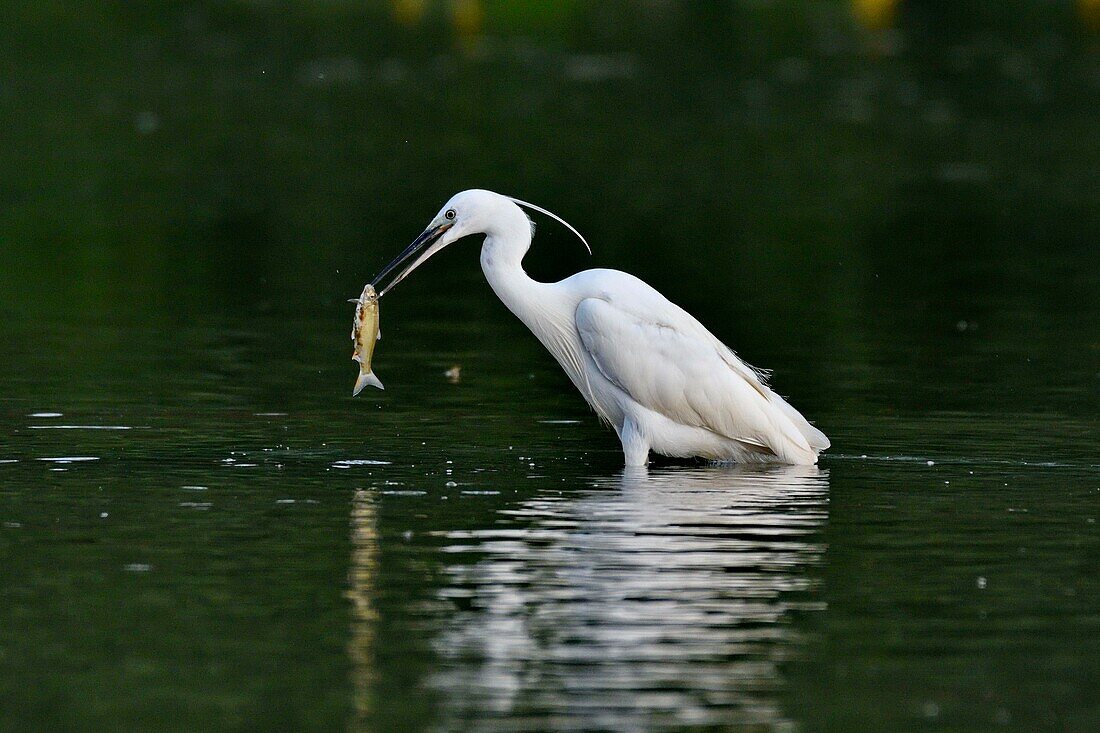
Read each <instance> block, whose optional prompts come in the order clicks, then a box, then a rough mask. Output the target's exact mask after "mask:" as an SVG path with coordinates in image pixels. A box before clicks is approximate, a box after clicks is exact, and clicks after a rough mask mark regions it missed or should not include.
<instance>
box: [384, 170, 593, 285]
mask: <svg viewBox="0 0 1100 733" xmlns="http://www.w3.org/2000/svg"><path fill="white" fill-rule="evenodd" d="M520 206H526V207H528V208H531V209H534V210H535V211H539V212H542V213H543V214H546V215H548V216H550V217H553V218H554V219H557V220H558V221H560V222H561V223H562V224H565V226H566V227H568V228H569V230H570V231H571V232H573V233H574V234H576V235H577V236H578V237H580V240H581V241H582V242H584V246H585V247H586V248H588V242H585V239H584V237H581V235H580V233H579V232H578V231H577V230H576V229H574V228H573V227H572V226H570V225H569V224H568V223H567V222H566V221H564V220H562V219H561V218H559V217H558V216H557V215H555V214H552V213H551V212H549V211H547V210H546V209H543V208H540V207H538V206H535V205H534V204H528V203H526V202H523V201H520V200H518V199H514V198H512V197H510V196H502V195H501V194H499V193H493V192H492V191H484V190H482V189H477V188H473V189H470V190H468V191H462V192H461V193H456V194H455V195H454V196H452V197H451V200H450V201H448V202H447V203H446V204H444V205H443V208H442V209H440V210H439V213H438V214H436V215H435V218H433V219H432V221H431V223H429V224H428V227H427V228H426V229H425V230H424V231H423V232H421V233H420V236H419V237H417V238H416V239H415V240H413V243H412V244H410V245H409V246H408V247H406V248H405V251H404V252H402V253H401V254H399V255H398V256H397V257H396V259H394V261H393V262H391V263H390V264H388V265H386V266H385V267H383V268H382V270H381V271H380V272H379V273H378V274H377V275H376V276H375V278H374V280H373V281H372V282H371V284H372V285H374V286H375V287H378V285H379V283H380V282H381V281H382V280H383V279H384V278H385V277H386V276H387V275H389V274H390V273H391V272H393V271H394V270H396V269H398V268H399V267H401V266H403V265H404V266H405V267H404V269H402V270H401V271H400V272H399V273H398V274H397V276H396V277H394V279H393V280H392V281H391V282H390V283H389V285H386V286H385V287H384V288H382V289H381V290H379V291H378V295H379V297H381V296H382V295H385V294H386V292H388V291H389V290H390V289H391V288H392V287H393V286H394V285H396V284H397V283H399V282H401V281H402V280H404V279H405V278H406V277H407V276H408V275H409V273H411V272H412V271H413V270H415V269H416V268H417V267H419V266H420V265H422V264H423V263H424V262H426V261H427V260H428V258H429V257H431V256H432V255H434V254H435V253H436V252H438V251H439V250H441V249H443V248H444V247H446V246H447V245H448V244H450V243H452V242H454V241H457V240H459V239H461V238H462V237H465V236H468V235H471V234H500V235H503V236H507V235H508V234H509V233H513V234H516V235H517V236H522V233H523V232H524V230H526V231H527V232H528V237H529V232H530V226H531V223H530V220H529V219H528V218H527V215H526V214H524V213H523V211H522V210H521V209H520V208H519V207H520ZM529 242H530V239H528V243H529ZM588 252H589V254H591V252H592V250H591V249H590V248H589V249H588Z"/></svg>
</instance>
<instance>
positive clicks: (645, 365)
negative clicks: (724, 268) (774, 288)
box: [375, 190, 829, 465]
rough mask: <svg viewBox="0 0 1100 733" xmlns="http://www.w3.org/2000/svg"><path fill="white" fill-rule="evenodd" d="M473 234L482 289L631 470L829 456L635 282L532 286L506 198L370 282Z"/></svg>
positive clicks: (452, 209) (515, 214)
mask: <svg viewBox="0 0 1100 733" xmlns="http://www.w3.org/2000/svg"><path fill="white" fill-rule="evenodd" d="M524 205H525V206H531V205H530V204H524ZM531 208H536V209H537V208H538V207H533V206H532V207H531ZM538 210H539V211H544V210H542V209H538ZM544 213H547V214H549V212H545V211H544ZM551 216H553V215H552V214H551ZM555 218H556V217H555ZM559 221H560V220H559ZM563 223H564V222H563ZM567 226H568V225H567ZM570 229H572V227H570ZM574 231H575V230H574ZM470 234H484V235H486V236H485V242H484V244H483V245H482V248H481V267H482V270H483V271H484V272H485V277H486V279H487V280H488V281H489V284H490V285H491V286H492V288H493V290H494V291H495V292H496V294H497V295H498V296H499V297H500V299H501V300H502V301H503V302H504V304H505V305H506V306H507V307H508V308H509V309H510V310H511V311H512V312H513V313H514V314H515V315H516V316H517V317H519V319H520V320H521V321H523V323H524V324H526V325H527V327H528V328H529V329H530V330H531V332H532V333H534V334H535V336H536V337H537V338H538V339H539V341H541V342H542V344H543V345H544V346H545V347H546V348H547V350H549V351H550V353H551V354H553V356H554V358H555V359H557V361H558V363H559V364H561V366H562V368H563V369H564V370H565V372H566V374H568V375H569V378H570V379H571V380H572V382H573V384H574V385H576V387H577V389H578V390H580V392H581V394H582V395H584V398H585V399H586V400H587V401H588V403H589V404H590V405H591V406H592V408H593V409H594V410H595V411H596V413H597V414H598V415H599V416H600V417H601V418H602V419H604V420H606V421H607V422H608V423H609V424H610V425H611V426H612V427H614V428H615V432H616V433H618V435H619V439H620V440H621V441H622V445H623V455H624V458H625V461H626V464H627V465H645V464H646V462H647V461H648V457H649V452H650V451H651V450H652V451H655V452H656V453H660V454H662V455H666V456H677V457H691V456H699V457H703V458H708V459H714V460H724V461H739V462H769V461H771V462H781V463H791V464H813V463H816V462H817V456H818V453H820V452H821V451H823V450H825V449H826V448H828V447H829V439H828V438H826V437H825V434H824V433H822V432H821V431H820V430H818V429H817V428H815V427H813V426H812V425H810V423H809V422H807V421H806V419H805V418H804V417H802V415H801V414H799V412H798V411H797V410H795V409H794V408H793V407H791V406H790V405H789V404H787V402H786V401H784V400H783V398H782V397H780V396H779V395H777V394H776V393H775V392H773V391H772V390H771V389H770V388H769V387H768V386H767V384H765V382H764V380H763V379H762V376H761V374H760V373H759V372H757V371H756V370H754V369H752V368H751V367H749V366H748V365H747V364H745V363H744V362H743V361H741V360H740V359H739V358H738V357H737V355H736V354H734V353H733V351H731V350H730V349H729V348H728V347H726V346H725V345H724V344H723V343H722V342H721V341H719V340H718V339H717V338H715V336H714V335H712V334H711V333H710V331H708V330H707V329H706V328H705V327H704V326H703V325H702V324H701V323H699V321H697V320H696V319H695V318H693V317H692V316H691V315H690V314H689V313H687V312H686V311H685V310H683V309H682V308H680V307H679V306H677V305H675V304H674V303H672V302H670V301H669V300H668V299H667V298H665V297H664V296H663V295H661V294H660V293H659V292H657V291H656V290H654V289H653V288H652V287H650V286H649V285H647V284H646V283H644V282H642V281H641V280H639V279H638V278H636V277H634V276H633V275H629V274H627V273H625V272H620V271H618V270H603V269H598V270H585V271H584V272H579V273H577V274H576V275H573V276H572V277H568V278H566V279H564V280H562V281H560V282H556V283H540V282H537V281H535V280H533V279H531V278H530V277H529V276H528V275H527V273H526V272H524V270H523V266H522V261H523V256H524V255H525V254H526V253H527V250H528V248H529V247H530V245H531V237H532V226H531V223H530V221H529V220H528V218H527V215H526V214H524V212H523V211H522V210H521V209H520V207H519V206H518V205H517V203H516V202H515V200H514V199H511V198H509V197H507V196H501V195H500V194H496V193H492V192H491V191H482V190H470V191H463V192H462V193H459V194H456V195H455V196H454V197H453V198H451V200H450V201H448V202H447V204H446V205H445V206H444V207H443V209H442V210H440V212H439V214H438V215H437V216H436V217H435V219H433V220H432V223H431V224H430V225H429V226H428V228H427V229H426V230H425V232H424V233H423V234H422V235H421V236H420V237H418V238H417V240H416V241H415V242H413V244H412V245H411V246H410V247H409V248H408V249H407V250H406V251H405V252H403V253H402V254H401V255H400V256H399V257H398V258H397V259H396V260H395V261H394V262H392V263H391V264H390V265H388V266H387V267H386V268H384V269H383V270H382V272H381V273H380V274H379V276H378V277H377V278H375V283H377V282H378V281H380V280H381V279H382V278H383V277H384V276H385V275H387V274H388V273H389V272H390V271H391V270H393V269H394V268H396V267H397V266H398V265H400V264H402V263H404V262H406V261H408V260H410V259H412V260H413V261H412V264H411V265H409V266H408V267H406V268H405V269H404V270H403V271H402V272H401V273H400V274H399V275H398V276H397V277H396V278H395V279H394V280H393V282H392V283H391V284H390V285H389V286H388V287H387V288H386V289H385V290H383V291H382V292H383V293H385V292H386V290H388V289H389V288H390V287H393V285H395V284H396V283H397V282H399V281H400V280H402V279H403V278H404V277H405V276H406V275H408V274H409V273H410V272H412V270H414V269H415V268H416V267H417V266H419V265H420V264H421V263H423V262H424V261H425V260H427V259H428V258H429V257H431V256H432V255H433V254H435V253H436V252H438V251H439V250H441V249H442V248H443V247H445V246H447V245H448V244H450V243H451V242H453V241H455V240H457V239H459V238H461V237H463V236H467V235H470ZM578 236H580V235H579V234H578ZM582 241H584V240H583V238H582ZM586 245H587V243H586ZM413 258H415V259H413Z"/></svg>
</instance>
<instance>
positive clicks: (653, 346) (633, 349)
mask: <svg viewBox="0 0 1100 733" xmlns="http://www.w3.org/2000/svg"><path fill="white" fill-rule="evenodd" d="M631 280H633V281H634V282H630V283H628V282H626V281H623V282H622V284H623V285H627V286H628V287H629V291H630V292H629V293H624V294H623V295H624V297H615V296H614V295H613V294H611V293H605V294H604V296H603V297H599V298H586V299H584V300H582V301H581V302H580V304H579V305H578V307H577V310H576V314H575V318H576V324H577V329H578V331H579V333H580V338H581V342H582V343H583V344H584V347H585V349H586V350H587V351H588V353H589V355H590V356H591V357H592V360H593V361H594V362H595V363H596V366H597V367H598V368H599V370H600V372H601V373H602V374H603V375H604V376H605V377H607V379H608V380H609V381H611V382H612V383H614V384H615V385H617V386H618V387H619V388H620V389H622V390H623V391H624V392H626V393H627V394H628V395H629V396H630V397H631V398H632V399H633V400H634V401H635V402H637V403H638V404H640V405H642V406H643V407H646V408H648V409H650V410H653V411H654V412H657V413H659V414H661V415H664V416H665V417H667V418H668V419H670V420H673V421H674V422H677V423H680V424H681V425H690V426H693V427H699V428H705V429H707V430H710V431H711V432H714V433H716V434H718V435H721V436H724V437H726V438H728V439H730V440H736V441H739V442H742V443H745V444H748V445H753V446H759V447H766V448H767V449H769V450H770V451H771V452H774V453H775V454H776V455H779V456H780V457H781V458H796V457H797V458H801V459H802V460H803V461H804V460H805V459H806V458H807V457H811V458H812V457H813V455H814V454H815V453H816V451H817V450H821V449H822V448H823V447H824V446H822V448H819V447H818V446H817V445H815V444H820V443H821V441H824V443H825V444H826V445H827V444H828V440H827V439H825V436H824V435H823V434H821V433H820V431H818V430H816V428H813V427H812V426H810V424H809V423H807V422H806V421H805V419H804V418H802V416H801V415H799V414H798V412H797V411H796V410H795V409H794V408H792V407H791V406H790V405H788V404H787V403H786V402H784V401H783V399H782V398H781V397H779V396H778V395H776V394H775V393H774V392H772V391H771V390H770V389H769V388H768V387H767V386H766V385H765V384H764V383H763V382H762V381H761V380H760V378H759V377H758V375H757V373H756V372H754V371H753V370H752V369H751V368H750V367H748V366H747V365H746V364H745V363H744V362H742V361H741V360H740V359H738V358H737V356H736V355H734V353H733V352H732V351H730V350H729V349H728V348H727V347H725V346H724V345H723V344H722V343H721V342H720V341H718V339H716V338H715V337H714V336H713V335H712V334H711V333H710V332H709V331H707V330H706V328H704V327H703V326H702V324H700V323H699V322H698V321H697V320H695V318H693V317H692V316H691V315H690V314H688V313H687V312H686V311H684V310H683V309H681V308H680V307H679V306H676V305H675V304H673V303H671V302H669V301H668V300H666V299H665V298H664V297H663V296H661V295H660V293H657V291H655V290H653V289H652V288H650V287H649V286H648V285H645V284H644V283H642V282H641V281H640V280H636V279H634V278H631ZM638 286H641V287H640V288H639V287H638ZM795 416H797V419H798V421H800V422H801V423H803V424H805V428H809V430H810V431H813V433H816V435H812V434H808V433H807V431H805V430H804V429H800V427H801V426H800V425H799V424H797V423H796V421H795V420H794V419H793V418H794V417H795ZM818 436H820V438H818Z"/></svg>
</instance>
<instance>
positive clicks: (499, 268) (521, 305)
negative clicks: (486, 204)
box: [481, 217, 547, 329]
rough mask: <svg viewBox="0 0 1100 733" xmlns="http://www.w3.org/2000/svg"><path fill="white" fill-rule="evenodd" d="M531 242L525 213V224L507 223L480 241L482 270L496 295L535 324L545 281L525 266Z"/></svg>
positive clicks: (531, 326)
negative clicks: (501, 229) (533, 274)
mask: <svg viewBox="0 0 1100 733" xmlns="http://www.w3.org/2000/svg"><path fill="white" fill-rule="evenodd" d="M530 246H531V228H530V225H528V224H527V219H526V217H524V220H523V222H522V226H518V225H516V226H511V227H507V228H506V229H505V230H504V231H501V232H492V233H489V234H487V235H486V237H485V243H484V244H483V245H481V270H482V272H484V273H485V279H486V280H488V281H489V285H490V286H491V287H492V288H493V292H495V293H496V294H497V297H498V298H500V299H501V301H503V302H504V305H506V306H508V310H510V311H512V312H513V313H515V314H516V316H518V317H519V319H520V320H521V321H523V322H524V323H526V324H527V326H528V328H532V329H533V328H534V325H533V323H532V319H537V317H538V315H539V313H540V311H541V310H542V308H540V304H541V303H542V302H543V299H542V298H541V297H540V296H541V295H542V293H541V291H542V290H543V289H544V288H546V287H547V285H546V283H540V282H538V281H537V280H533V279H532V278H531V277H530V276H529V275H528V274H527V273H526V272H525V271H524V269H523V257H524V255H526V254H527V250H528V248H530Z"/></svg>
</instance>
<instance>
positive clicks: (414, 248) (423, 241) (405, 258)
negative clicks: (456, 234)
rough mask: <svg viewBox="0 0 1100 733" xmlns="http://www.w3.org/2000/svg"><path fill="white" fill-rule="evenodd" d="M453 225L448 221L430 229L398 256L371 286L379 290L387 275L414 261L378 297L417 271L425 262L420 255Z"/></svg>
mask: <svg viewBox="0 0 1100 733" xmlns="http://www.w3.org/2000/svg"><path fill="white" fill-rule="evenodd" d="M453 225H454V222H450V221H447V222H444V223H442V224H439V225H437V226H434V227H428V228H427V229H425V230H424V231H423V232H422V233H421V234H420V236H419V237H417V238H416V239H415V240H413V243H412V244H410V245H409V246H408V247H406V248H405V251H404V252H402V253H401V254H399V255H397V257H396V258H394V261H393V262H391V263H390V264H388V265H386V266H385V267H383V268H382V271H381V272H379V273H378V274H377V275H375V276H374V279H373V280H371V283H370V284H371V285H372V286H374V288H375V289H377V288H378V284H379V283H380V282H381V281H382V279H383V278H385V277H386V276H387V275H389V274H390V273H391V272H393V271H394V270H396V269H397V268H398V267H400V266H401V265H403V264H405V263H406V262H409V261H410V260H411V261H412V264H411V265H409V266H408V267H406V268H405V269H404V270H402V271H401V273H400V274H399V275H398V276H397V277H395V278H394V279H393V281H392V282H390V284H389V285H387V286H386V287H385V288H383V289H382V290H379V291H378V297H379V298H381V297H382V296H383V295H385V294H386V293H388V292H389V291H390V288H392V287H393V286H394V285H396V284H397V283H399V282H401V281H402V280H404V279H405V276H406V275H408V274H409V273H410V272H412V271H413V270H415V269H416V268H417V266H418V265H419V264H420V263H421V262H423V258H421V257H418V255H419V254H420V253H421V252H423V251H425V250H427V249H429V248H430V247H431V246H432V245H433V244H435V243H436V241H437V240H438V239H439V238H440V237H442V236H443V233H444V232H446V231H447V230H448V229H450V228H451V227H452V226H453Z"/></svg>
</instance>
